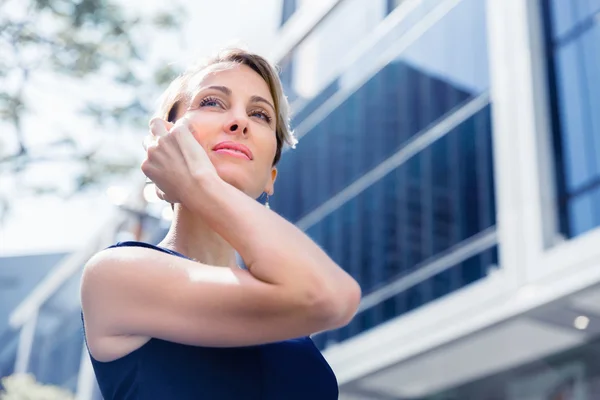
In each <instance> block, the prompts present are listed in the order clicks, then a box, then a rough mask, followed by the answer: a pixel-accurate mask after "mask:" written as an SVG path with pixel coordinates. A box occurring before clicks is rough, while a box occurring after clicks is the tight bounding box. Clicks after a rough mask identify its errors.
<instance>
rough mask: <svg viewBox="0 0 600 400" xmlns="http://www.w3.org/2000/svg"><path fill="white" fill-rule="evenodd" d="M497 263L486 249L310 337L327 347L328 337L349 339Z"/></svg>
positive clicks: (482, 274) (477, 276)
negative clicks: (332, 328) (343, 324)
mask: <svg viewBox="0 0 600 400" xmlns="http://www.w3.org/2000/svg"><path fill="white" fill-rule="evenodd" d="M497 264H498V249H497V247H493V248H490V249H489V250H485V251H483V252H481V253H479V254H477V255H475V256H473V257H470V258H468V259H466V260H465V261H463V262H461V263H459V264H456V265H454V266H452V267H450V268H448V269H446V270H445V271H443V272H440V273H439V274H437V275H435V276H433V277H432V278H430V279H427V280H425V281H423V282H421V283H419V284H418V285H415V286H413V287H410V288H409V289H407V290H406V291H404V292H401V293H399V294H397V295H395V296H392V297H390V298H388V299H386V300H384V301H382V302H381V303H379V304H377V305H375V306H373V307H371V308H369V309H367V310H365V311H363V312H361V313H359V314H358V315H356V317H355V318H354V320H353V321H352V322H350V324H349V325H347V326H345V327H344V328H342V329H338V330H336V331H329V332H325V333H321V334H317V335H315V336H314V337H313V339H314V340H315V343H316V344H317V346H318V347H319V348H320V349H324V348H326V347H327V345H328V341H334V342H337V341H342V340H345V339H348V338H349V337H352V336H354V335H357V334H359V333H361V332H364V331H366V330H368V329H372V328H374V327H375V326H377V325H379V324H381V323H383V322H386V321H388V320H390V319H392V318H396V317H398V316H400V315H402V314H406V313H408V312H410V311H412V310H414V309H417V308H419V307H421V306H423V305H424V304H427V303H429V302H431V301H433V300H436V299H439V298H440V297H443V296H445V295H447V294H450V293H452V292H453V291H455V290H457V289H459V288H464V287H465V286H467V285H469V284H471V283H473V282H476V281H478V280H480V279H482V278H484V277H485V276H487V274H488V272H489V269H490V267H493V266H495V265H497ZM329 343H331V342H329Z"/></svg>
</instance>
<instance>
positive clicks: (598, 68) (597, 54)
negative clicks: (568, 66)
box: [581, 23, 600, 179]
mask: <svg viewBox="0 0 600 400" xmlns="http://www.w3.org/2000/svg"><path fill="white" fill-rule="evenodd" d="M581 47H582V52H583V54H582V63H583V70H584V81H585V89H586V92H587V93H586V94H587V102H586V103H587V104H585V110H586V112H587V114H588V115H589V118H590V126H589V128H588V129H587V130H586V134H587V136H588V144H589V147H590V149H589V151H590V153H591V159H592V167H593V172H594V175H595V179H598V178H600V112H599V110H600V23H598V24H596V25H595V26H594V27H592V28H591V29H590V30H589V31H587V32H586V33H585V34H583V35H582V36H581Z"/></svg>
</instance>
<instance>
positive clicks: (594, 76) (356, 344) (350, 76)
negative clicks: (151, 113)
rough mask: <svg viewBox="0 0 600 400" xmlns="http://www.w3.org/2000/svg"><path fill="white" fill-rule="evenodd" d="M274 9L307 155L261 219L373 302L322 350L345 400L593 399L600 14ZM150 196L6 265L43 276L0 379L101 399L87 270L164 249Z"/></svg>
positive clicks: (357, 1) (15, 322) (288, 163)
mask: <svg viewBox="0 0 600 400" xmlns="http://www.w3.org/2000/svg"><path fill="white" fill-rule="evenodd" d="M280 6H281V12H280V13H279V16H280V17H281V26H280V28H279V31H278V37H277V40H276V41H275V43H274V45H273V47H272V48H271V54H270V57H271V58H272V60H273V61H275V62H278V63H279V64H280V65H281V67H282V69H281V76H282V79H283V81H284V84H285V86H286V89H287V93H288V95H289V98H290V100H291V103H292V109H293V113H294V117H293V126H294V128H295V130H296V133H297V135H298V136H299V137H300V142H299V144H298V146H297V148H296V149H294V150H289V151H286V152H285V154H284V156H283V158H282V160H281V163H280V165H279V173H280V174H279V178H278V180H277V183H276V188H275V195H274V196H273V197H272V198H271V200H270V202H271V206H272V208H273V209H274V210H275V211H277V212H278V213H280V214H281V215H283V216H284V217H285V218H287V219H289V220H290V221H292V222H294V223H295V224H296V225H297V226H299V227H300V228H302V229H303V230H305V231H306V232H307V233H308V234H309V235H310V236H311V237H312V238H313V239H314V240H316V241H317V242H318V243H319V244H320V245H321V246H322V247H323V248H324V249H325V250H326V251H327V252H328V253H329V254H330V255H331V256H332V258H333V259H334V260H335V261H336V262H338V263H339V264H340V265H341V266H343V267H344V268H345V269H346V270H347V271H348V272H350V274H351V275H352V276H354V277H355V278H356V279H358V281H359V282H360V284H361V287H362V290H363V295H364V296H363V300H362V303H361V306H360V311H359V313H358V314H357V316H356V317H355V319H354V320H353V322H352V323H350V324H349V325H348V326H347V327H344V328H342V329H339V330H337V331H330V332H324V333H321V334H318V335H316V336H315V337H314V340H315V342H316V343H317V344H318V346H319V347H320V348H321V349H322V350H323V351H324V354H325V356H326V358H327V359H328V360H329V362H330V363H331V365H332V367H333V369H334V370H335V371H336V374H337V377H338V381H339V384H340V391H341V398H342V399H349V400H350V399H365V400H368V399H373V400H377V399H379V400H388V399H422V400H425V399H427V400H454V399H456V400H463V399H465V400H469V399H473V400H517V399H519V400H520V399H527V400H529V399H531V400H538V399H539V400H555V399H556V400H558V399H570V400H586V399H597V398H600V362H599V361H598V360H599V359H600V358H599V357H598V356H599V355H600V344H599V343H598V334H600V245H599V244H600V229H599V226H600V114H599V113H598V110H600V45H599V43H600V1H598V0H570V1H566V0H565V1H563V0H531V1H530V0H502V1H501V0H397V1H394V0H376V1H374V0H328V1H320V2H314V1H302V0H283V1H282V2H281V4H280ZM141 192H142V191H141V190H140V191H139V192H138V194H139V196H133V198H131V199H130V200H129V201H128V202H127V203H126V205H125V206H121V207H120V208H116V209H115V210H114V215H113V216H112V217H111V219H110V220H108V221H107V222H106V225H105V227H104V228H103V229H102V230H101V232H100V233H98V235H97V236H95V237H94V239H93V240H92V241H90V243H89V244H88V245H87V246H86V247H85V248H82V249H80V250H78V251H76V252H74V253H72V254H69V255H67V256H65V257H63V258H61V256H62V255H59V254H47V255H43V256H40V259H39V260H33V259H25V258H22V259H12V258H5V259H1V260H0V263H2V269H0V272H1V273H3V274H4V273H5V271H8V274H7V275H6V276H7V279H10V271H11V268H13V269H14V268H18V267H12V266H22V265H25V264H26V263H35V264H36V268H39V277H37V278H35V279H34V280H35V282H33V283H32V287H31V288H23V290H24V291H25V292H28V294H27V295H26V296H24V294H21V295H19V294H14V296H13V295H12V294H11V293H10V292H8V297H7V301H6V302H5V301H4V293H5V292H4V290H3V292H2V293H3V294H2V296H3V297H2V299H3V302H2V307H3V310H0V311H2V312H6V313H7V314H8V322H7V324H5V326H4V325H0V329H2V330H1V331H0V338H1V340H2V342H0V375H7V374H10V373H12V372H14V371H30V372H32V373H34V374H35V375H36V377H37V378H38V379H39V380H40V381H43V382H48V383H54V384H59V385H62V386H65V387H67V388H70V389H71V390H73V391H75V392H77V393H78V394H79V396H80V398H82V399H88V398H91V397H95V398H99V397H98V393H97V391H96V389H95V384H94V380H93V375H92V372H91V369H90V365H89V361H88V360H87V355H86V353H85V351H83V350H84V347H83V339H82V336H81V325H80V320H79V318H80V317H79V304H78V281H79V276H80V274H81V266H82V264H83V263H84V262H85V260H86V259H87V258H88V257H89V256H90V255H91V254H93V253H94V252H95V251H97V250H99V249H101V248H103V247H104V246H107V245H109V244H110V243H112V242H115V241H117V240H120V238H125V237H133V238H136V239H138V240H147V241H153V242H157V241H158V240H159V239H160V237H161V235H163V234H164V232H165V230H166V228H167V226H168V215H163V216H161V215H162V214H161V211H160V210H159V208H158V207H162V205H160V206H159V205H157V203H150V204H147V202H146V201H145V200H144V197H143V196H142V193H141ZM148 199H150V195H149V194H148V193H146V200H148ZM157 210H158V211H157ZM165 217H166V218H165ZM59 259H60V260H59ZM5 265H6V267H7V268H4V267H5ZM44 265H47V267H44ZM51 267H52V268H51ZM36 271H37V270H36ZM36 273H37V272H36ZM0 282H2V280H1V279H0ZM11 296H12V297H11ZM19 296H21V300H22V301H20V302H17V301H16V300H14V299H17V298H19ZM17 303H18V304H17ZM7 305H8V308H7ZM1 315H3V314H0V316H1Z"/></svg>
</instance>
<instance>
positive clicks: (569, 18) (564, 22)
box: [546, 0, 581, 37]
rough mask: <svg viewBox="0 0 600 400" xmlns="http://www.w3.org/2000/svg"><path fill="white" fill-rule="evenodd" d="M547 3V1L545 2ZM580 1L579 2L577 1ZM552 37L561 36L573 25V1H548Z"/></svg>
mask: <svg viewBox="0 0 600 400" xmlns="http://www.w3.org/2000/svg"><path fill="white" fill-rule="evenodd" d="M546 1H547V0H546ZM578 1H581V0H578ZM550 3H551V4H550V11H551V21H552V26H553V37H560V36H563V35H564V34H565V33H566V32H567V31H569V30H570V29H571V28H572V27H573V25H575V21H576V19H575V7H574V4H573V3H574V2H573V1H564V0H550Z"/></svg>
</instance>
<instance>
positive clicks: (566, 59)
mask: <svg viewBox="0 0 600 400" xmlns="http://www.w3.org/2000/svg"><path fill="white" fill-rule="evenodd" d="M579 54H581V53H580V43H579V42H578V41H575V42H571V43H569V44H568V45H565V46H563V47H561V48H559V49H558V50H557V65H556V71H557V85H558V93H559V99H558V101H559V107H560V119H561V126H562V141H563V156H564V163H565V173H566V184H567V189H568V190H573V189H576V188H578V187H579V186H581V185H582V184H585V183H586V182H588V181H589V180H590V178H591V177H592V168H591V160H590V158H589V153H588V148H589V146H590V145H591V143H588V141H589V139H590V137H589V136H588V135H587V134H586V131H587V129H588V126H587V124H586V119H587V116H588V114H587V113H586V109H585V103H584V102H585V91H584V90H585V81H584V77H583V76H582V72H583V71H582V65H581V61H580V60H581V58H580V57H579Z"/></svg>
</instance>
